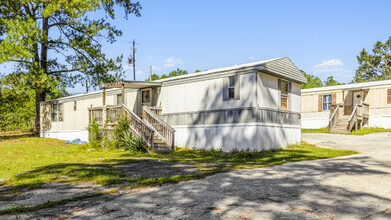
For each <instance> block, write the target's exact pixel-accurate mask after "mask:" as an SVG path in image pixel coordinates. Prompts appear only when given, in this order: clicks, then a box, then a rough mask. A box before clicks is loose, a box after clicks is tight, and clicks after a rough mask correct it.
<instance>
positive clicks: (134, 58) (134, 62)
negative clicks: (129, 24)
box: [132, 39, 136, 81]
mask: <svg viewBox="0 0 391 220" xmlns="http://www.w3.org/2000/svg"><path fill="white" fill-rule="evenodd" d="M132 61H133V80H134V81H136V42H135V40H134V39H133V60H132Z"/></svg>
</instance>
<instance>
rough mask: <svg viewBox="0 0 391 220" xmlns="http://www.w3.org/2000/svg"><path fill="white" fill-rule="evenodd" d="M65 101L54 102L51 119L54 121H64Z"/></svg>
mask: <svg viewBox="0 0 391 220" xmlns="http://www.w3.org/2000/svg"><path fill="white" fill-rule="evenodd" d="M63 106H64V105H63V103H52V105H51V113H50V116H51V118H50V119H51V121H52V122H63V121H64V108H63Z"/></svg>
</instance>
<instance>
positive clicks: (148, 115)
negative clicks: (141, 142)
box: [143, 106, 175, 149]
mask: <svg viewBox="0 0 391 220" xmlns="http://www.w3.org/2000/svg"><path fill="white" fill-rule="evenodd" d="M143 119H144V120H145V121H146V122H148V123H149V124H150V125H151V126H152V127H153V128H154V129H155V130H156V135H157V136H159V138H160V139H162V140H163V141H164V142H165V143H166V144H167V145H168V146H170V147H171V149H174V145H175V129H174V128H172V127H171V126H170V125H169V124H167V123H166V122H165V121H163V119H161V118H159V116H158V115H157V114H156V113H155V112H154V111H153V110H151V109H150V108H149V107H147V106H143Z"/></svg>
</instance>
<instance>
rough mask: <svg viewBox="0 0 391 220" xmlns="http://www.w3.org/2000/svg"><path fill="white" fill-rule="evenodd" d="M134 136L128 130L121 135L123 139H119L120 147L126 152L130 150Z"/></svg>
mask: <svg viewBox="0 0 391 220" xmlns="http://www.w3.org/2000/svg"><path fill="white" fill-rule="evenodd" d="M132 138H133V135H132V133H131V132H130V131H129V130H126V131H124V132H123V134H122V135H121V138H120V139H119V140H120V141H119V143H120V146H122V147H123V148H124V149H125V150H130V149H131V148H132V147H131V142H132Z"/></svg>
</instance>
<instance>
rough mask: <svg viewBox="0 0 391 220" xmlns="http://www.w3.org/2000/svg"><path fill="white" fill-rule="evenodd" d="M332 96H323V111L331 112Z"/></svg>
mask: <svg viewBox="0 0 391 220" xmlns="http://www.w3.org/2000/svg"><path fill="white" fill-rule="evenodd" d="M331 100H332V99H331V95H323V110H330V106H331Z"/></svg>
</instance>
